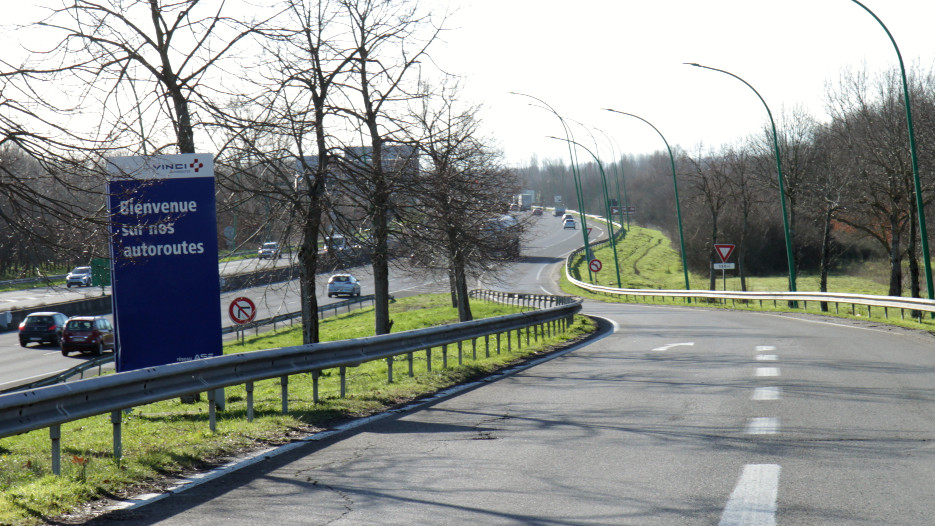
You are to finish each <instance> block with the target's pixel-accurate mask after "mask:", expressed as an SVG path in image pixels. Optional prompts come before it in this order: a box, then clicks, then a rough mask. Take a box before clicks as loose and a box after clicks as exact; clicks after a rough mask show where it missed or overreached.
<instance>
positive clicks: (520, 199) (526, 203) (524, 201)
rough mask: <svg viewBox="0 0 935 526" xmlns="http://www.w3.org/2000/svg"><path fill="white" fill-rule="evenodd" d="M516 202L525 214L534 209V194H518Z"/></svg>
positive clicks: (515, 198)
mask: <svg viewBox="0 0 935 526" xmlns="http://www.w3.org/2000/svg"><path fill="white" fill-rule="evenodd" d="M514 202H515V203H516V204H517V205H519V211H520V212H525V211H526V210H529V209H530V208H531V207H532V194H516V196H515V197H514Z"/></svg>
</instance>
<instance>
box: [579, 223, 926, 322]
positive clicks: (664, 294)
mask: <svg viewBox="0 0 935 526" xmlns="http://www.w3.org/2000/svg"><path fill="white" fill-rule="evenodd" d="M606 242H607V241H606V240H605V241H599V242H596V243H591V248H592V249H593V248H594V247H596V246H598V245H601V244H603V243H606ZM583 251H584V248H578V249H575V250H574V251H572V252H571V254H569V255H568V258H567V259H566V260H565V277H566V278H568V281H569V282H571V283H572V284H573V285H575V286H577V287H581V288H583V289H585V290H590V291H591V292H599V293H603V294H613V295H617V296H634V297H661V298H695V299H708V300H712V299H714V300H734V301H756V300H759V301H760V302H761V303H762V302H763V301H773V302H774V304H778V303H779V302H780V301H785V302H801V304H802V308H803V309H804V308H807V307H808V302H810V301H811V302H819V303H829V304H830V303H834V305H835V310H836V312H840V310H839V305H840V304H842V303H843V304H849V305H850V306H851V313H852V314H856V311H857V305H860V306H863V307H866V308H867V316H868V317H869V316H870V315H871V314H872V310H871V309H872V308H873V307H877V308H882V309H884V316H886V317H889V312H888V310H889V309H900V311H901V314H902V315H903V316H905V311H906V310H910V311H913V313H915V315H916V316H918V317H919V318H920V319H921V317H922V313H923V312H929V313H935V301H933V300H930V299H924V298H905V297H901V296H877V295H872V294H851V293H845V292H751V291H720V290H679V289H672V290H667V289H658V290H657V289H618V288H615V287H605V286H603V285H594V284H591V283H585V282H583V281H581V280H579V279H577V278H575V277H574V276H572V272H573V271H572V261H573V260H574V258H575V257H577V256H578V255H579V254H581V253H582V252H583Z"/></svg>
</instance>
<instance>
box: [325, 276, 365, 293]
mask: <svg viewBox="0 0 935 526" xmlns="http://www.w3.org/2000/svg"><path fill="white" fill-rule="evenodd" d="M332 296H360V282H359V281H357V278H355V277H354V276H352V275H350V274H335V275H333V276H331V277H330V278H328V297H329V298H330V297H332Z"/></svg>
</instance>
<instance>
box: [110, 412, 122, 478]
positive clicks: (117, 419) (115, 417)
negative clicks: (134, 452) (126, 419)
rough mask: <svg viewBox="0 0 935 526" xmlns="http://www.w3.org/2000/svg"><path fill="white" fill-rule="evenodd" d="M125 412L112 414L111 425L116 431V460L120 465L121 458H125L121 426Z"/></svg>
mask: <svg viewBox="0 0 935 526" xmlns="http://www.w3.org/2000/svg"><path fill="white" fill-rule="evenodd" d="M122 413H123V412H122V411H121V410H119V409H118V410H116V411H111V412H110V423H111V424H112V425H113V429H114V460H116V461H117V463H118V465H119V463H120V458H121V457H122V456H123V430H122V427H121V424H122V423H123V414H122Z"/></svg>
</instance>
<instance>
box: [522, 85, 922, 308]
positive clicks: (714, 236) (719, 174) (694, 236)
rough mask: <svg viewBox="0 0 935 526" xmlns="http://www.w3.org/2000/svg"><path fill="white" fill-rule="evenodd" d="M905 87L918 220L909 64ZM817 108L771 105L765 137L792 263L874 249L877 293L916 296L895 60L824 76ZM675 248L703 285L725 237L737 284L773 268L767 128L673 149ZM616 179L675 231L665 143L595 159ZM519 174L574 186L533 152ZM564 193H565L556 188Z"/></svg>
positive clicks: (552, 186) (586, 168)
mask: <svg viewBox="0 0 935 526" xmlns="http://www.w3.org/2000/svg"><path fill="white" fill-rule="evenodd" d="M909 91H910V100H911V108H912V114H913V120H914V130H915V135H916V142H917V152H918V163H919V172H920V174H921V175H920V180H921V187H922V201H923V202H924V203H925V205H926V208H925V211H926V214H925V218H926V228H927V229H928V230H929V231H931V228H932V214H933V213H935V212H933V211H932V210H931V202H932V200H933V197H935V188H933V186H935V76H933V74H932V72H931V71H924V70H922V69H919V68H915V69H914V70H912V71H911V72H910V75H909ZM825 102H826V108H827V114H828V118H827V119H825V120H819V119H818V118H816V117H815V116H813V115H810V114H809V113H808V112H806V111H805V110H803V109H802V108H798V107H796V108H791V109H783V111H782V112H781V113H780V115H779V116H778V118H777V122H776V128H777V143H778V147H779V152H780V160H781V165H782V170H783V179H784V181H783V183H784V186H783V190H784V192H785V198H786V212H787V214H788V223H789V228H788V230H789V237H790V241H791V245H792V248H793V250H792V252H793V260H794V263H793V264H794V265H795V270H796V274H798V272H799V271H805V272H811V273H814V274H816V275H817V276H818V277H819V288H820V290H821V291H827V290H828V274H829V272H830V271H831V270H832V269H835V268H840V267H842V266H845V265H847V264H848V263H852V262H862V261H866V260H869V259H876V258H885V259H886V260H887V261H888V263H889V265H888V268H889V275H888V276H886V277H885V278H886V279H887V280H888V283H889V294H890V295H893V296H900V295H903V294H904V293H905V292H908V294H909V295H910V296H913V297H920V294H921V293H922V292H925V291H924V283H922V282H921V280H920V274H921V273H922V271H921V268H922V265H921V264H920V263H921V257H922V256H921V251H920V232H919V221H918V216H917V210H916V206H915V202H916V200H915V189H914V184H913V172H912V165H911V159H910V149H909V143H908V128H907V121H906V113H905V109H904V105H903V89H902V82H901V78H900V76H899V72H898V70H897V71H891V72H884V73H880V74H871V73H869V72H867V71H865V70H846V71H844V72H842V73H841V75H840V77H839V78H838V79H837V81H836V82H833V83H829V84H828V87H827V90H826V95H825ZM675 157H676V176H677V180H678V185H679V194H680V196H679V197H680V201H681V203H680V204H681V209H682V213H683V225H682V227H683V232H684V236H685V245H686V252H687V254H686V256H687V260H688V265H689V267H690V269H691V270H692V271H694V272H697V273H701V274H707V275H709V282H708V283H707V285H708V287H709V288H711V289H713V288H714V286H715V274H714V270H713V269H712V263H714V262H715V257H716V256H715V252H714V249H713V248H714V247H713V246H714V245H715V244H717V243H733V244H735V245H736V247H737V248H736V250H735V254H736V256H735V257H736V258H737V259H736V261H737V263H738V272H739V276H740V278H741V287H742V288H743V289H744V290H746V287H747V284H746V277H747V276H748V275H766V274H785V273H786V272H787V270H788V265H787V262H786V253H785V229H784V226H783V221H782V209H781V204H780V194H779V179H778V177H777V166H776V155H775V149H774V145H773V132H772V128H771V127H770V126H769V125H767V126H765V127H764V129H763V131H762V133H760V134H757V135H755V136H751V137H748V138H746V139H744V140H740V141H738V142H736V143H734V144H726V145H721V146H718V147H706V146H704V145H699V146H696V147H695V148H693V149H692V150H685V149H681V148H679V149H677V151H676V152H675ZM580 171H581V178H582V187H583V195H584V198H585V200H586V203H587V204H586V209H587V210H588V211H592V212H593V213H597V214H601V215H602V214H603V212H602V211H603V208H602V206H601V203H600V195H601V192H600V188H599V186H598V185H599V178H598V174H597V168H596V166H595V164H594V163H588V164H584V165H582V166H581V168H580ZM605 172H608V173H610V172H615V173H617V174H618V175H619V177H621V178H622V179H623V181H624V187H625V188H626V196H625V199H626V200H627V201H628V203H629V204H630V205H631V206H633V207H635V215H634V216H633V218H632V220H633V221H636V222H637V224H640V225H643V226H649V227H655V228H661V229H663V230H664V231H666V232H667V233H668V234H669V235H670V237H673V238H674V236H676V235H678V231H677V228H678V225H677V222H676V213H675V196H674V191H673V184H672V176H671V168H670V163H669V158H668V154H662V153H657V154H652V155H641V156H622V157H621V158H620V159H616V160H612V161H611V162H610V163H608V165H607V166H605ZM522 176H523V178H524V186H527V187H531V188H536V189H538V191H539V192H540V195H541V196H542V197H543V199H544V200H545V201H546V203H548V202H549V201H550V200H551V199H552V198H553V197H552V196H553V195H563V196H574V195H575V194H574V186H573V182H572V174H571V169H570V168H569V166H566V165H565V163H564V162H561V161H546V162H540V161H538V160H536V159H533V160H532V161H531V162H530V163H529V164H528V165H527V166H526V167H525V168H523V169H522ZM566 202H568V201H567V198H566Z"/></svg>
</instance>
